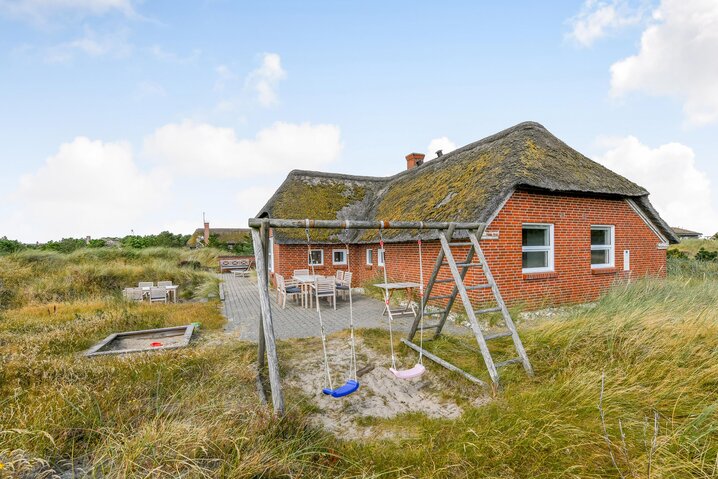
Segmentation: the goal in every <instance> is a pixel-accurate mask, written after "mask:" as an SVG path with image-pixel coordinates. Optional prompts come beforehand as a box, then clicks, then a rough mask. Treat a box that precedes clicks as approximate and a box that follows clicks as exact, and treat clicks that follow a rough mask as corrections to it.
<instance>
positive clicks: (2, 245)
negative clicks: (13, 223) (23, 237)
mask: <svg viewBox="0 0 718 479" xmlns="http://www.w3.org/2000/svg"><path fill="white" fill-rule="evenodd" d="M21 249H25V245H24V244H22V243H20V242H19V241H16V240H9V239H7V236H3V237H2V238H0V254H9V253H14V252H16V251H20V250H21Z"/></svg>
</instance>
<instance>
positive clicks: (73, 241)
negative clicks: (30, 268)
mask: <svg viewBox="0 0 718 479" xmlns="http://www.w3.org/2000/svg"><path fill="white" fill-rule="evenodd" d="M85 246H87V243H86V242H85V240H84V239H78V238H62V239H61V240H60V241H48V242H47V243H45V244H43V245H40V249H42V250H47V251H57V252H58V253H72V252H73V251H75V250H78V249H80V248H84V247H85Z"/></svg>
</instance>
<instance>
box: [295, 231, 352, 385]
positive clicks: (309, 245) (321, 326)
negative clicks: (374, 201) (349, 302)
mask: <svg viewBox="0 0 718 479" xmlns="http://www.w3.org/2000/svg"><path fill="white" fill-rule="evenodd" d="M304 225H305V226H304V231H305V233H306V234H307V258H308V259H309V266H310V267H311V268H312V276H314V291H315V294H316V297H315V299H316V300H317V315H318V316H319V330H320V332H321V335H322V350H323V351H324V372H325V373H326V376H327V384H328V385H329V389H334V387H333V385H332V375H331V373H330V372H329V356H328V355H327V337H326V335H325V334H324V322H323V321H322V310H321V308H320V307H319V288H318V287H317V276H316V274H315V273H314V261H312V241H311V238H310V237H309V219H306V220H305V223H304ZM349 294H350V295H351V292H350V293H349ZM350 298H351V296H350Z"/></svg>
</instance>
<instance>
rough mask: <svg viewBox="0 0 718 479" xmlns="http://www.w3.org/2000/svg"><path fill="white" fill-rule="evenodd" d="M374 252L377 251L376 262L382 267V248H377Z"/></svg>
mask: <svg viewBox="0 0 718 479" xmlns="http://www.w3.org/2000/svg"><path fill="white" fill-rule="evenodd" d="M376 253H377V254H376V264H378V265H379V266H382V267H383V266H384V250H383V249H378V250H376Z"/></svg>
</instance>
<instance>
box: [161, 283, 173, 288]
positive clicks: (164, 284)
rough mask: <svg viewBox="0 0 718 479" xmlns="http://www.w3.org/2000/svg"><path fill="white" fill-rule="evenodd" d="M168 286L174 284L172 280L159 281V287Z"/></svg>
mask: <svg viewBox="0 0 718 479" xmlns="http://www.w3.org/2000/svg"><path fill="white" fill-rule="evenodd" d="M166 286H172V281H157V287H158V288H164V287H166Z"/></svg>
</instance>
